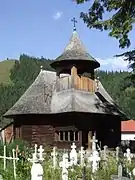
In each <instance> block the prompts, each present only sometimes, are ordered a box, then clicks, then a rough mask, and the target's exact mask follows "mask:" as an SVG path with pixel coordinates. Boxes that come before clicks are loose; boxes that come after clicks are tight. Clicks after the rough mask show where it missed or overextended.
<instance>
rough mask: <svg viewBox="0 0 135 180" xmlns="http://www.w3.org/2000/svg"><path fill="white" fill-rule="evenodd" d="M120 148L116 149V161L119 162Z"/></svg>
mask: <svg viewBox="0 0 135 180" xmlns="http://www.w3.org/2000/svg"><path fill="white" fill-rule="evenodd" d="M119 153H120V148H119V147H116V160H117V161H119Z"/></svg>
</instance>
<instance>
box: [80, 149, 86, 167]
mask: <svg viewBox="0 0 135 180" xmlns="http://www.w3.org/2000/svg"><path fill="white" fill-rule="evenodd" d="M79 154H80V160H81V161H80V163H81V166H84V155H85V151H84V147H81V150H80V151H79Z"/></svg>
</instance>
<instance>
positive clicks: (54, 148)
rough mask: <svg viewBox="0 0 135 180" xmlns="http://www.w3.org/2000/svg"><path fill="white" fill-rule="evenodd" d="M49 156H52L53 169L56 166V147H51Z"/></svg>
mask: <svg viewBox="0 0 135 180" xmlns="http://www.w3.org/2000/svg"><path fill="white" fill-rule="evenodd" d="M51 156H52V157H53V168H54V169H55V168H56V166H57V152H56V147H53V152H52V153H51Z"/></svg>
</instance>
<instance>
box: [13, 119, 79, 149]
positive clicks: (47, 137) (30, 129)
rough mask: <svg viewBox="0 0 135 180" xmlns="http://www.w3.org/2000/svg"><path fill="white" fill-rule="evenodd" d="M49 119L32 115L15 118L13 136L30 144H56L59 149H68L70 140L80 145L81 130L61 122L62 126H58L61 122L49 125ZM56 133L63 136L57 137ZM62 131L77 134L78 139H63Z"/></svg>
mask: <svg viewBox="0 0 135 180" xmlns="http://www.w3.org/2000/svg"><path fill="white" fill-rule="evenodd" d="M55 118H56V117H55ZM49 121H50V122H51V118H50V119H46V118H43V117H38V118H35V117H34V116H33V117H31V118H30V119H29V118H26V117H25V118H23V117H21V118H17V119H16V120H15V123H14V136H15V138H17V139H18V138H20V139H22V140H24V141H27V142H29V143H30V144H31V145H34V144H39V145H40V144H44V145H45V146H49V147H53V146H57V147H58V148H61V149H62V148H65V149H66V148H67V149H68V148H70V147H71V144H72V142H76V145H77V146H79V147H80V146H81V143H82V139H81V131H80V132H79V130H78V129H76V128H75V127H74V126H68V125H65V126H64V124H62V126H59V124H60V125H61V122H60V123H59V124H55V123H53V125H51V123H50V125H49ZM75 132H76V134H75ZM57 133H63V138H61V139H59V138H57V137H58V136H57V135H56V134H57ZM64 133H66V134H67V133H68V134H69V133H72V134H73V135H74V136H75V135H76V136H77V135H78V139H75V138H74V139H67V138H66V139H65V138H64ZM66 134H65V137H66ZM70 136H71V134H70Z"/></svg>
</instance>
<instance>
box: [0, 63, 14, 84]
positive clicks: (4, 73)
mask: <svg viewBox="0 0 135 180" xmlns="http://www.w3.org/2000/svg"><path fill="white" fill-rule="evenodd" d="M14 63H15V60H5V61H0V83H4V84H9V83H10V82H11V80H10V70H11V68H12V67H13V65H14Z"/></svg>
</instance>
